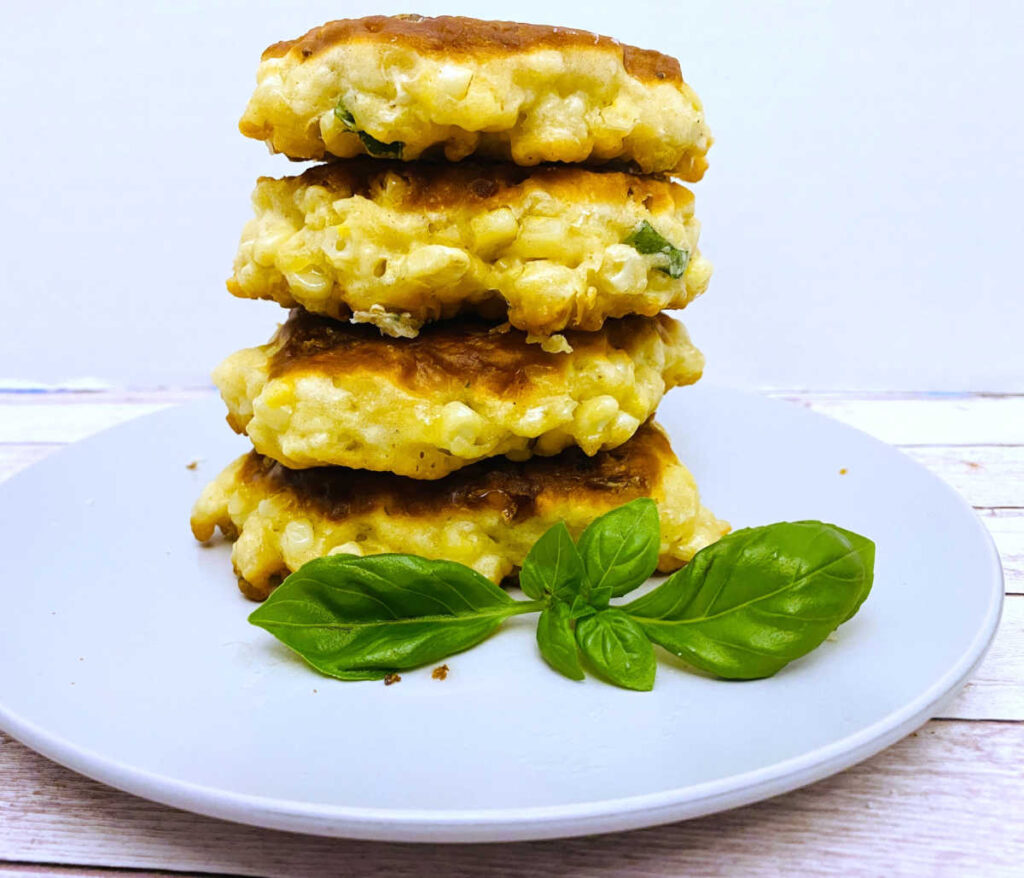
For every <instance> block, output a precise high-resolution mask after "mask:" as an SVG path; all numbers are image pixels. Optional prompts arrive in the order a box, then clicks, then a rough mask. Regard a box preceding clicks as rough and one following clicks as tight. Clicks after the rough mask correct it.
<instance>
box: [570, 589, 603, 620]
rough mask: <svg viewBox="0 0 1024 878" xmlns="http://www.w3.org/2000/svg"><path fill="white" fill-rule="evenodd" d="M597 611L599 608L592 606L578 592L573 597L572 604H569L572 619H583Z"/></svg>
mask: <svg viewBox="0 0 1024 878" xmlns="http://www.w3.org/2000/svg"><path fill="white" fill-rule="evenodd" d="M596 612H597V608H596V607H593V606H591V604H590V601H588V600H587V599H586V598H585V597H583V595H581V594H578V595H576V597H574V598H573V599H572V604H571V605H570V606H569V618H570V619H573V620H575V619H582V618H584V617H585V616H593V615H594V613H596Z"/></svg>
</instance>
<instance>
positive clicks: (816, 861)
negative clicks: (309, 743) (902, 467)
mask: <svg viewBox="0 0 1024 878" xmlns="http://www.w3.org/2000/svg"><path fill="white" fill-rule="evenodd" d="M211 393H212V391H210V390H208V389H199V390H183V391H142V392H119V391H104V392H98V393H57V394H52V393H46V394H35V393H4V392H2V391H0V480H2V479H4V478H6V477H8V476H9V475H11V474H12V473H14V472H16V471H17V470H19V469H21V468H23V467H25V466H27V465H29V464H30V463H32V462H34V461H36V460H39V459H42V458H43V457H44V456H45V455H47V454H50V453H52V452H53V451H54V450H55V449H56V448H59V447H60V444H62V443H66V442H69V441H74V440H76V439H78V438H82V437H84V436H86V435H89V434H91V433H93V432H96V431H98V430H100V429H104V428H106V427H108V426H113V425H114V424H116V423H121V422H123V421H125V420H127V419H129V418H132V417H136V416H138V415H141V414H144V413H146V412H150V411H155V410H158V409H159V408H162V407H163V406H165V405H167V404H175V403H180V402H185V401H188V400H191V399H195V398H199V397H204V396H208V395H210V394H211ZM773 395H775V396H779V397H782V398H787V399H791V400H792V401H793V402H795V403H796V404H800V405H806V406H808V407H809V408H812V409H814V410H816V411H820V412H822V413H824V414H827V415H830V416H832V417H836V418H838V419H839V420H841V421H844V422H846V423H848V424H851V425H852V426H854V427H857V428H858V429H861V430H864V431H865V432H869V433H871V434H873V435H875V436H877V437H878V438H880V439H883V440H885V441H888V442H891V443H894V444H900V445H903V446H904V451H905V453H907V454H909V455H910V456H911V457H913V458H914V459H916V460H918V461H919V462H921V463H923V464H924V465H925V466H928V467H929V468H930V469H932V470H933V471H934V472H936V473H937V474H938V475H939V476H941V477H942V478H944V479H945V480H946V481H948V482H949V483H950V484H951V485H952V486H953V487H954V488H956V489H957V490H958V491H960V492H961V493H962V494H963V495H964V496H965V497H966V498H967V499H968V500H969V502H971V503H972V504H974V505H975V506H976V507H978V509H979V514H980V515H981V517H982V520H983V521H984V522H985V524H986V526H987V527H988V528H989V531H990V532H991V533H992V535H993V537H994V539H995V542H996V545H997V547H998V549H999V552H1000V555H1001V558H1002V560H1003V566H1004V572H1005V574H1006V589H1007V593H1008V595H1009V597H1008V599H1007V602H1006V606H1005V609H1004V614H1003V620H1002V624H1001V626H1000V629H999V633H998V635H997V637H996V640H995V642H994V643H993V646H992V649H991V651H990V653H989V655H988V656H987V658H986V659H985V661H984V662H983V664H982V665H981V667H980V668H979V670H978V671H977V673H976V674H975V675H974V677H973V679H972V680H971V681H970V682H969V683H968V685H967V686H966V688H965V689H964V691H963V692H962V693H961V694H960V695H959V696H958V697H957V699H956V700H955V701H954V702H953V703H952V704H951V705H950V706H949V707H947V708H946V709H945V710H944V712H943V715H944V717H946V719H945V720H936V721H933V722H931V723H929V724H928V725H926V726H925V727H924V728H923V729H922V730H921V731H920V732H919V733H917V734H916V735H913V736H911V737H910V738H908V739H906V740H904V741H902V742H900V743H899V744H897V745H895V746H894V747H892V748H890V749H889V750H887V751H886V752H884V753H882V754H879V755H878V756H876V757H875V758H873V759H871V760H869V761H868V762H865V763H863V764H862V765H860V766H857V767H855V768H853V769H850V770H848V771H846V772H844V773H842V774H840V775H837V776H836V777H833V778H830V779H828V780H825V781H822V782H820V783H818V784H815V785H813V786H811V787H808V788H805V789H803V790H799V791H796V792H794V793H790V794H788V795H786V796H782V797H779V798H776V799H773V800H770V801H767V802H762V803H759V804H757V805H752V806H748V807H746V808H742V809H738V810H736V811H732V812H728V813H725V814H719V815H714V816H711V817H707V818H702V819H700V820H694V821H689V822H687V823H680V824H675V825H672V826H667V827H659V828H655V829H649V830H642V831H638V832H633V833H622V834H617V835H610V836H603V837H598V838H589V839H577V840H564V841H553V842H535V843H527V844H514V845H492V846H487V845H473V846H442V845H425V846H402V845H388V844H378V843H363V842H351V841H335V840H327V839H319V838H309V837H303V836H296V835H290V834H286V833H279V832H272V831H269V830H260V829H254V828H251V827H244V826H236V825H234V824H229V823H224V822H221V821H217V820H212V819H209V818H203V817H199V816H196V815H191V814H187V813H185V812H180V811H176V810H173V809H169V808H165V807H163V806H160V805H156V804H153V803H150V802H146V801H144V800H141V799H137V798H134V797H132V796H129V795H127V794H124V793H120V792H118V791H116V790H113V789H110V788H108V787H104V786H103V785H101V784H98V783H95V782H93V781H90V780H88V779H86V778H83V777H81V776H79V775H76V774H74V773H72V772H70V771H68V770H66V769H64V768H61V767H60V766H57V765H55V764H53V763H50V762H48V761H47V760H45V759H43V758H42V757H40V756H38V755H36V754H35V753H33V752H31V751H30V750H27V749H26V748H24V747H22V746H21V745H20V744H18V743H17V742H14V741H12V740H11V739H9V738H6V737H4V736H2V735H0V878H8V876H15V875H25V876H29V875H31V876H39V875H53V876H68V875H136V876H137V875H140V874H142V875H149V874H152V875H165V874H171V873H179V874H180V873H187V874H236V875H267V876H278V875H281V876H285V875H287V876H298V878H301V876H306V875H310V876H312V875H317V876H319V875H352V876H359V875H367V876H384V875H388V876H415V875H432V876H433V875H443V876H449V875H451V876H455V878H460V876H469V875H496V876H513V875H516V876H518V875H536V876H545V875H559V876H562V875H568V876H575V875H581V876H582V875H587V876H592V875H593V876H603V875H608V876H612V875H615V876H619V875H622V876H638V878H640V876H644V878H647V876H651V878H653V876H669V875H683V874H700V875H709V876H716V875H736V874H744V875H754V876H761V875H765V876H767V875H773V876H775V875H784V874H786V875H788V874H801V875H904V874H906V875H911V874H913V875H939V876H943V875H950V876H954V875H955V876H960V875H972V876H973V875H980V876H986V875H994V876H1001V875H1020V874H1022V872H1024V870H1022V868H1021V866H1020V863H1021V862H1024V820H1022V818H1021V816H1020V814H1021V805H1022V804H1024V769H1022V766H1024V397H1022V396H989V395H985V394H974V395H935V394H928V395H917V394H880V395H879V394H857V393H794V392H789V391H780V392H776V393H774V394H773Z"/></svg>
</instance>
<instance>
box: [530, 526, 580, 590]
mask: <svg viewBox="0 0 1024 878" xmlns="http://www.w3.org/2000/svg"><path fill="white" fill-rule="evenodd" d="M582 583H583V560H582V559H581V558H580V553H579V552H578V551H576V544H575V543H574V542H573V541H572V535H571V534H570V533H569V528H567V527H566V526H565V522H564V521H560V522H558V524H556V525H555V526H554V527H551V528H549V529H548V530H547V531H546V532H545V533H544V535H543V536H542V537H541V538H540V539H539V540H537V542H535V543H534V544H533V548H531V549H530V551H529V553H528V554H527V556H526V560H524V561H523V568H522V570H520V571H519V587H520V588H521V589H522V590H523V592H524V593H525V594H526V595H527V596H528V597H531V598H533V599H534V600H540V599H541V598H543V597H544V596H545V595H549V594H550V595H554V596H555V597H557V598H559V599H561V600H563V601H572V599H573V598H574V597H575V596H576V595H577V594H579V591H580V586H581V585H582Z"/></svg>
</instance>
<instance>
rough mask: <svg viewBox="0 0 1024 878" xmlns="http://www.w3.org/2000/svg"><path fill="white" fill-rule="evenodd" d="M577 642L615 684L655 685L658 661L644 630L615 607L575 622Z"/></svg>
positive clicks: (630, 686) (629, 686) (643, 687)
mask: <svg viewBox="0 0 1024 878" xmlns="http://www.w3.org/2000/svg"><path fill="white" fill-rule="evenodd" d="M576 642H577V643H578V644H579V646H580V649H581V650H582V652H583V655H584V656H586V658H587V661H588V662H589V663H590V665H591V666H592V667H593V668H594V670H595V671H597V672H598V673H599V674H600V675H601V676H602V677H604V678H605V679H606V680H608V681H609V682H610V683H614V684H615V685H616V686H622V687H623V688H626V689H638V690H641V691H645V692H646V691H648V690H650V689H653V688H654V674H655V671H656V670H657V664H656V662H655V660H654V648H653V647H652V646H651V642H650V640H648V638H647V635H646V634H644V631H643V629H642V628H641V627H640V625H638V624H637V623H636V622H634V621H633V620H632V619H631V618H629V616H627V615H626V614H625V613H623V612H622V611H621V610H619V609H616V608H615V607H610V608H609V609H607V610H601V611H600V612H597V613H595V614H594V615H593V616H588V617H587V618H585V619H580V620H579V621H578V622H577V623H576Z"/></svg>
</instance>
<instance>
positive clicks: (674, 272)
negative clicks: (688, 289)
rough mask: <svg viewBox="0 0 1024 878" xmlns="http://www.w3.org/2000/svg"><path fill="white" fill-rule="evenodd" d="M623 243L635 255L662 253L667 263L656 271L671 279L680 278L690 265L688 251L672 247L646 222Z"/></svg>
mask: <svg viewBox="0 0 1024 878" xmlns="http://www.w3.org/2000/svg"><path fill="white" fill-rule="evenodd" d="M623 243H625V244H629V245H630V246H631V247H633V249H635V250H636V252H637V253H643V254H644V255H650V254H652V253H662V254H664V255H665V256H667V257H668V263H667V264H666V265H659V266H658V270H659V271H663V272H665V274H667V275H668V276H669V277H672V278H680V277H682V276H683V274H685V272H686V267H687V266H688V265H689V264H690V253H689V251H687V250H680V249H679V248H678V247H674V246H673V245H672V244H670V243H669V242H668V240H667V239H666V238H665V237H664V236H662V235H661V234H659V233H658V231H657V230H656V229H655V228H654V226H652V225H651V224H650V223H649V222H647V220H644V221H643V222H641V223H640V225H638V226H637V227H636V228H635V229H634V230H633V231H632V232H631V233H630V235H629V237H628V238H626V240H625V241H624V242H623Z"/></svg>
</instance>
